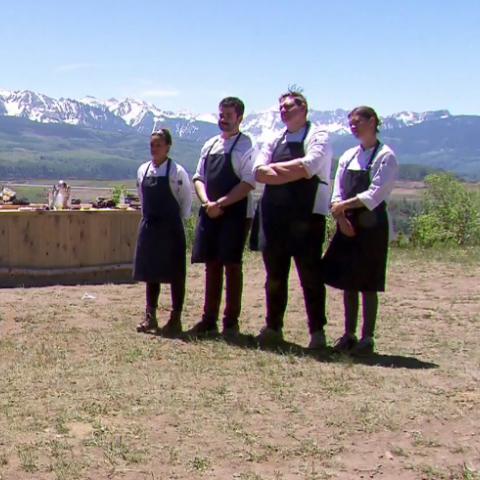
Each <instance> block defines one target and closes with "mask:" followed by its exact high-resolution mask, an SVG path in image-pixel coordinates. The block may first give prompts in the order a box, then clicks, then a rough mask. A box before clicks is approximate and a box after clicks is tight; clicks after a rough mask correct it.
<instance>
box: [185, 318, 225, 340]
mask: <svg viewBox="0 0 480 480" xmlns="http://www.w3.org/2000/svg"><path fill="white" fill-rule="evenodd" d="M188 333H189V335H193V336H197V337H201V336H209V335H217V334H218V327H217V324H216V323H213V322H211V321H209V320H206V319H202V320H200V321H199V322H198V323H196V324H195V325H194V326H193V327H192V328H191V329H190V330H189V331H188Z"/></svg>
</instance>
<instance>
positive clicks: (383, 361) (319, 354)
mask: <svg viewBox="0 0 480 480" xmlns="http://www.w3.org/2000/svg"><path fill="white" fill-rule="evenodd" d="M177 338H178V339H180V340H183V341H184V342H187V343H188V342H199V341H200V342H201V341H205V340H210V341H212V340H213V341H221V342H225V343H227V344H228V345H231V346H232V347H236V348H244V349H252V350H264V351H268V352H272V353H277V354H278V355H294V356H297V357H311V358H314V359H316V360H318V361H319V362H337V363H358V364H362V365H369V366H373V367H386V368H408V369H412V370H422V369H431V368H438V365H437V364H436V363H432V362H426V361H423V360H420V359H418V358H416V357H408V356H404V355H388V354H382V353H373V354H371V355H366V356H361V357H353V356H350V355H345V354H342V353H338V352H336V351H335V350H333V348H332V347H327V348H325V349H322V350H310V349H308V348H305V347H302V346H301V345H298V344H296V343H292V342H287V341H283V342H281V343H276V344H264V343H259V342H258V340H257V339H256V337H254V336H253V335H246V334H242V333H240V334H238V335H235V336H223V335H220V334H210V335H208V336H198V335H197V336H196V335H192V334H189V332H184V333H183V334H182V335H179V336H178V337H177Z"/></svg>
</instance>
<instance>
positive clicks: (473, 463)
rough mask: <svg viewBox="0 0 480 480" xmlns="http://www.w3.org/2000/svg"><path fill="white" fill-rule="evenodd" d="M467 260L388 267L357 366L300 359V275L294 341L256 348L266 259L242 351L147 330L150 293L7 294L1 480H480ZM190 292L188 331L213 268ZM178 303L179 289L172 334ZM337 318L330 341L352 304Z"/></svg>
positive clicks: (479, 358) (250, 260)
mask: <svg viewBox="0 0 480 480" xmlns="http://www.w3.org/2000/svg"><path fill="white" fill-rule="evenodd" d="M477 253H478V252H476V253H475V254H477ZM456 257H457V259H458V258H460V260H461V261H460V262H459V261H454V260H455V259H454V258H453V254H449V255H448V256H447V255H438V256H437V255H436V254H432V255H430V256H426V255H420V254H411V252H409V251H395V252H394V253H393V255H392V256H391V261H390V275H389V285H388V291H387V292H386V293H385V294H384V295H382V297H381V307H380V316H379V322H378V342H377V345H378V350H379V354H378V355H376V356H374V357H371V358H367V359H364V360H362V361H358V360H357V361H355V360H352V359H350V358H348V357H345V356H338V355H334V354H333V353H331V352H324V353H321V354H312V353H311V352H309V351H307V350H306V349H305V348H304V346H305V345H306V344H307V343H308V335H307V328H306V319H305V313H304V306H303V300H302V297H301V294H300V291H299V286H298V281H297V278H296V275H295V274H294V273H293V272H292V276H291V288H290V303H289V308H288V312H287V317H286V321H285V338H286V340H287V342H286V344H285V345H283V346H282V347H281V348H279V349H272V350H262V349H260V348H259V346H258V345H257V344H256V342H255V341H254V339H253V335H255V334H256V333H257V332H258V331H259V329H260V328H261V327H262V325H263V318H264V299H263V295H264V293H263V283H264V272H263V268H262V264H261V259H260V257H259V256H257V255H254V254H249V255H247V260H246V265H245V270H246V275H245V279H246V284H245V292H244V309H243V313H242V332H243V333H244V335H243V336H241V337H240V338H239V339H238V340H236V341H230V340H229V341H226V340H223V339H222V338H214V339H210V340H203V341H202V340H194V341H192V340H189V339H187V338H184V339H175V340H168V339H163V338H160V337H156V336H152V335H143V334H137V333H135V325H136V323H137V321H138V319H139V317H140V316H141V314H142V311H143V299H144V291H143V286H142V285H122V286H118V285H103V286H78V287H60V286H58V287H49V288H38V289H8V290H2V291H0V311H1V312H0V392H1V395H0V478H1V479H2V480H3V479H5V480H6V479H8V480H20V479H21V480H24V479H27V480H28V479H35V480H37V479H39V480H43V479H65V480H66V479H83V478H122V479H132V480H133V479H163V478H172V479H196V478H199V479H200V478H202V479H203V478H221V479H251V480H253V479H255V480H258V479H262V480H277V479H278V480H280V479H282V480H283V479H285V480H286V479H302V480H305V479H310V480H313V479H352V480H353V479H359V478H377V477H379V478H380V477H381V478H385V479H399V480H404V479H405V480H407V479H419V478H422V479H435V480H439V479H455V480H456V479H459V480H479V475H480V474H479V467H480V458H479V447H480V442H479V433H478V432H480V413H479V412H480V409H479V407H480V394H479V389H478V382H479V379H480V378H479V377H480V373H479V365H480V350H479V349H478V345H477V343H478V341H477V338H478V334H477V333H476V330H477V329H478V321H479V312H480V308H479V305H480V285H479V282H478V278H479V276H480V268H479V267H478V264H476V263H475V262H474V261H467V260H466V259H467V258H472V256H471V255H467V254H465V253H461V254H459V253H457V254H456ZM188 278H189V284H188V296H187V302H186V310H185V315H184V323H185V325H186V326H187V327H189V326H191V325H193V324H194V323H195V322H196V321H197V320H198V319H199V317H200V314H201V305H202V300H203V270H202V268H201V267H198V266H195V267H192V268H191V269H190V271H189V277H188ZM86 291H88V292H90V293H94V294H95V296H96V298H95V300H93V301H92V300H90V301H85V300H82V295H83V294H84V293H85V292H86ZM168 302H169V291H168V287H166V288H164V289H163V291H162V296H161V306H160V310H159V318H160V321H161V322H164V321H165V320H166V318H167V317H168ZM328 308H329V325H328V329H327V333H328V336H329V337H330V339H331V341H332V340H333V339H334V338H336V337H338V336H339V335H340V334H341V333H342V324H343V319H342V306H341V296H340V294H339V292H336V291H333V290H329V298H328Z"/></svg>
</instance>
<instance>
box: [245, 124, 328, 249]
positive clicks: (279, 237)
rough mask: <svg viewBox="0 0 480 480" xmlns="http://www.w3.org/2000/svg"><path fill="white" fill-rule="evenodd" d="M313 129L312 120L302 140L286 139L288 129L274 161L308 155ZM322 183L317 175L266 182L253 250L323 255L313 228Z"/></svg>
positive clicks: (251, 241) (258, 214)
mask: <svg viewBox="0 0 480 480" xmlns="http://www.w3.org/2000/svg"><path fill="white" fill-rule="evenodd" d="M309 129H310V122H308V123H307V125H306V127H305V133H304V135H303V138H302V140H301V141H300V142H283V140H284V139H285V137H286V135H287V131H285V133H284V134H283V136H282V138H281V139H280V140H279V141H278V142H277V144H276V146H275V148H274V150H273V153H272V162H271V163H277V162H286V161H289V160H293V159H295V158H301V157H304V156H305V148H304V141H305V138H306V137H307V134H308V131H309ZM319 183H325V182H323V181H322V182H320V180H319V178H318V177H317V175H313V176H312V177H311V178H302V179H300V180H297V181H295V182H289V183H285V184H283V185H265V189H264V191H263V195H262V198H261V200H260V203H259V206H258V208H257V211H256V213H255V218H254V222H253V227H252V235H251V237H250V247H251V248H252V250H261V251H273V252H275V251H278V252H279V253H285V254H288V255H291V256H297V255H314V256H315V254H316V252H318V254H321V245H318V243H317V240H318V234H317V232H314V231H313V230H312V229H316V228H318V223H315V222H312V221H311V220H312V212H313V207H314V204H315V197H316V195H317V189H318V184H319Z"/></svg>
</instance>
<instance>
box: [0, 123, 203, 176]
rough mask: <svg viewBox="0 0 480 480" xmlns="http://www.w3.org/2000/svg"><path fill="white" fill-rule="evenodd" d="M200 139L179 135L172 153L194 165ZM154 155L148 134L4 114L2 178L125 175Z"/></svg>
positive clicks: (0, 142) (0, 134)
mask: <svg viewBox="0 0 480 480" xmlns="http://www.w3.org/2000/svg"><path fill="white" fill-rule="evenodd" d="M197 155H198V143H196V142H194V141H193V140H188V139H181V138H177V139H175V145H174V148H173V150H172V156H174V158H178V159H179V160H180V162H181V163H184V164H186V165H187V167H189V168H192V165H194V164H195V162H196V156H197ZM148 158H149V145H148V136H146V135H141V134H139V133H137V132H135V131H133V130H131V131H129V132H109V131H102V130H98V129H92V128H85V127H78V126H74V125H67V124H57V123H39V122H32V121H30V120H27V119H23V118H14V117H1V116H0V178H2V179H9V178H16V179H20V178H46V179H47V178H52V179H55V178H56V179H58V178H78V179H124V178H132V177H134V176H135V172H136V169H137V167H138V165H139V164H140V163H142V162H144V161H146V160H147V159H148Z"/></svg>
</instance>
